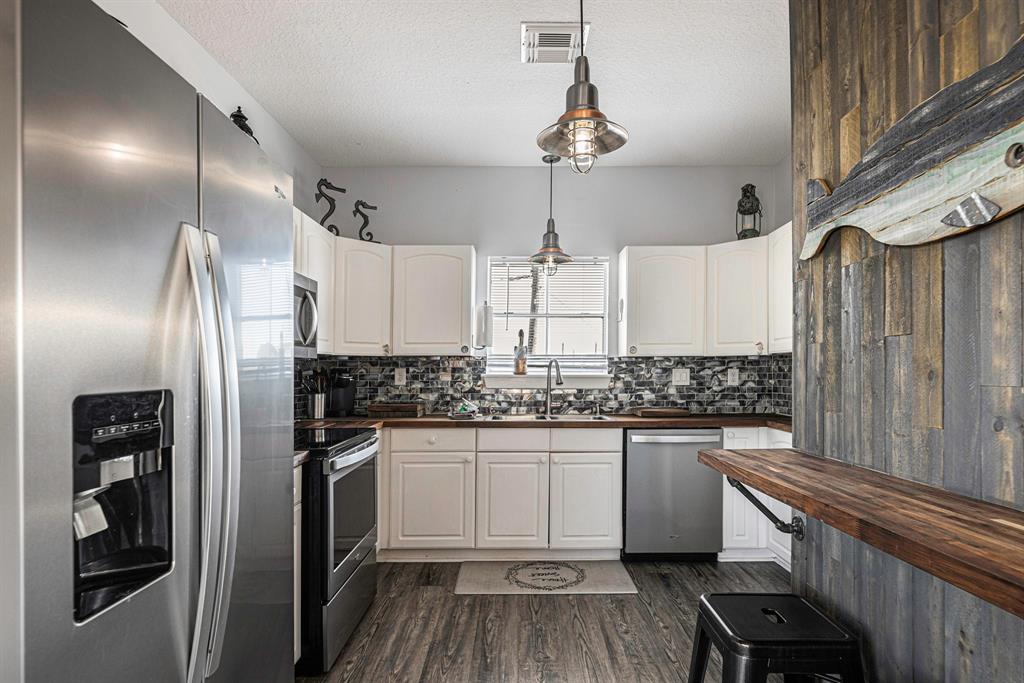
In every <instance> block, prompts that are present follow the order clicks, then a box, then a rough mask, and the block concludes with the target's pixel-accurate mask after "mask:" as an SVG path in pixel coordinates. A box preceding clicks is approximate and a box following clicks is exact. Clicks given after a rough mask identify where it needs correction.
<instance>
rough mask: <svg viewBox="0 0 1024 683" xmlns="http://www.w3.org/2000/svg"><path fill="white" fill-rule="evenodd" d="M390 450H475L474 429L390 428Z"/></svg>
mask: <svg viewBox="0 0 1024 683" xmlns="http://www.w3.org/2000/svg"><path fill="white" fill-rule="evenodd" d="M391 450H392V452H400V451H448V452H452V451H475V450H476V430H475V429H458V428H454V429H392V430H391Z"/></svg>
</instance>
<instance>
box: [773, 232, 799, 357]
mask: <svg viewBox="0 0 1024 683" xmlns="http://www.w3.org/2000/svg"><path fill="white" fill-rule="evenodd" d="M792 350H793V224H792V223H786V224H785V225H783V226H782V227H781V228H778V229H777V230H775V231H774V232H771V233H769V235H768V353H788V352H790V351H792Z"/></svg>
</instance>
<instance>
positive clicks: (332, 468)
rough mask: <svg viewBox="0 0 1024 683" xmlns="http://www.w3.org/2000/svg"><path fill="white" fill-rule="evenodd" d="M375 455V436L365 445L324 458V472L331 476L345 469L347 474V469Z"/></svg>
mask: <svg viewBox="0 0 1024 683" xmlns="http://www.w3.org/2000/svg"><path fill="white" fill-rule="evenodd" d="M375 455H377V437H373V438H372V439H371V440H370V441H368V442H367V443H366V445H365V446H363V447H362V448H360V449H358V450H355V451H349V452H347V453H343V454H342V455H339V456H336V457H334V458H331V459H330V460H325V461H324V474H325V475H328V476H331V475H334V474H337V473H338V472H340V471H341V470H346V472H345V474H348V471H351V470H353V469H355V468H356V467H358V466H359V465H362V464H363V463H364V462H366V461H367V460H369V459H370V458H372V457H374V456H375Z"/></svg>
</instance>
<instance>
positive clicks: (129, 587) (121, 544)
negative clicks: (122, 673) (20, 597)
mask: <svg viewBox="0 0 1024 683" xmlns="http://www.w3.org/2000/svg"><path fill="white" fill-rule="evenodd" d="M72 414H73V429H74V440H73V441H74V445H73V454H72V468H73V472H74V477H73V480H74V494H73V495H74V499H73V508H74V510H73V518H72V524H71V526H72V542H73V543H74V546H75V581H74V583H75V615H74V616H75V620H76V621H82V620H84V619H87V618H88V617H90V616H92V615H93V614H96V613H97V612H99V611H100V610H102V609H104V608H105V607H107V606H109V605H111V604H113V603H115V602H117V601H118V600H121V599H122V598H124V597H126V596H128V595H130V594H132V593H134V592H135V591H137V590H139V589H141V588H142V587H143V586H145V585H147V584H149V583H151V582H152V581H154V580H156V579H157V578H159V577H160V576H163V575H164V574H166V573H167V572H168V571H170V568H171V559H172V548H171V538H172V536H171V515H172V507H171V502H172V497H171V480H172V476H171V473H172V467H171V466H172V451H173V445H174V434H173V429H172V425H173V424H174V421H173V415H174V411H173V400H172V396H171V392H170V391H166V390H156V391H133V392H127V393H121V394H96V395H89V396H79V397H78V398H76V399H75V401H74V404H73V405H72Z"/></svg>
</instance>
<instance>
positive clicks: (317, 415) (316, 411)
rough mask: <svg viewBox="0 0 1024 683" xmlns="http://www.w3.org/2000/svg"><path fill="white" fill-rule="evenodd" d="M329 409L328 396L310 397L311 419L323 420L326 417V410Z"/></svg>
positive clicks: (316, 395)
mask: <svg viewBox="0 0 1024 683" xmlns="http://www.w3.org/2000/svg"><path fill="white" fill-rule="evenodd" d="M326 407H327V394H310V395H309V417H310V419H313V420H321V419H323V417H324V409H325V408H326Z"/></svg>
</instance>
